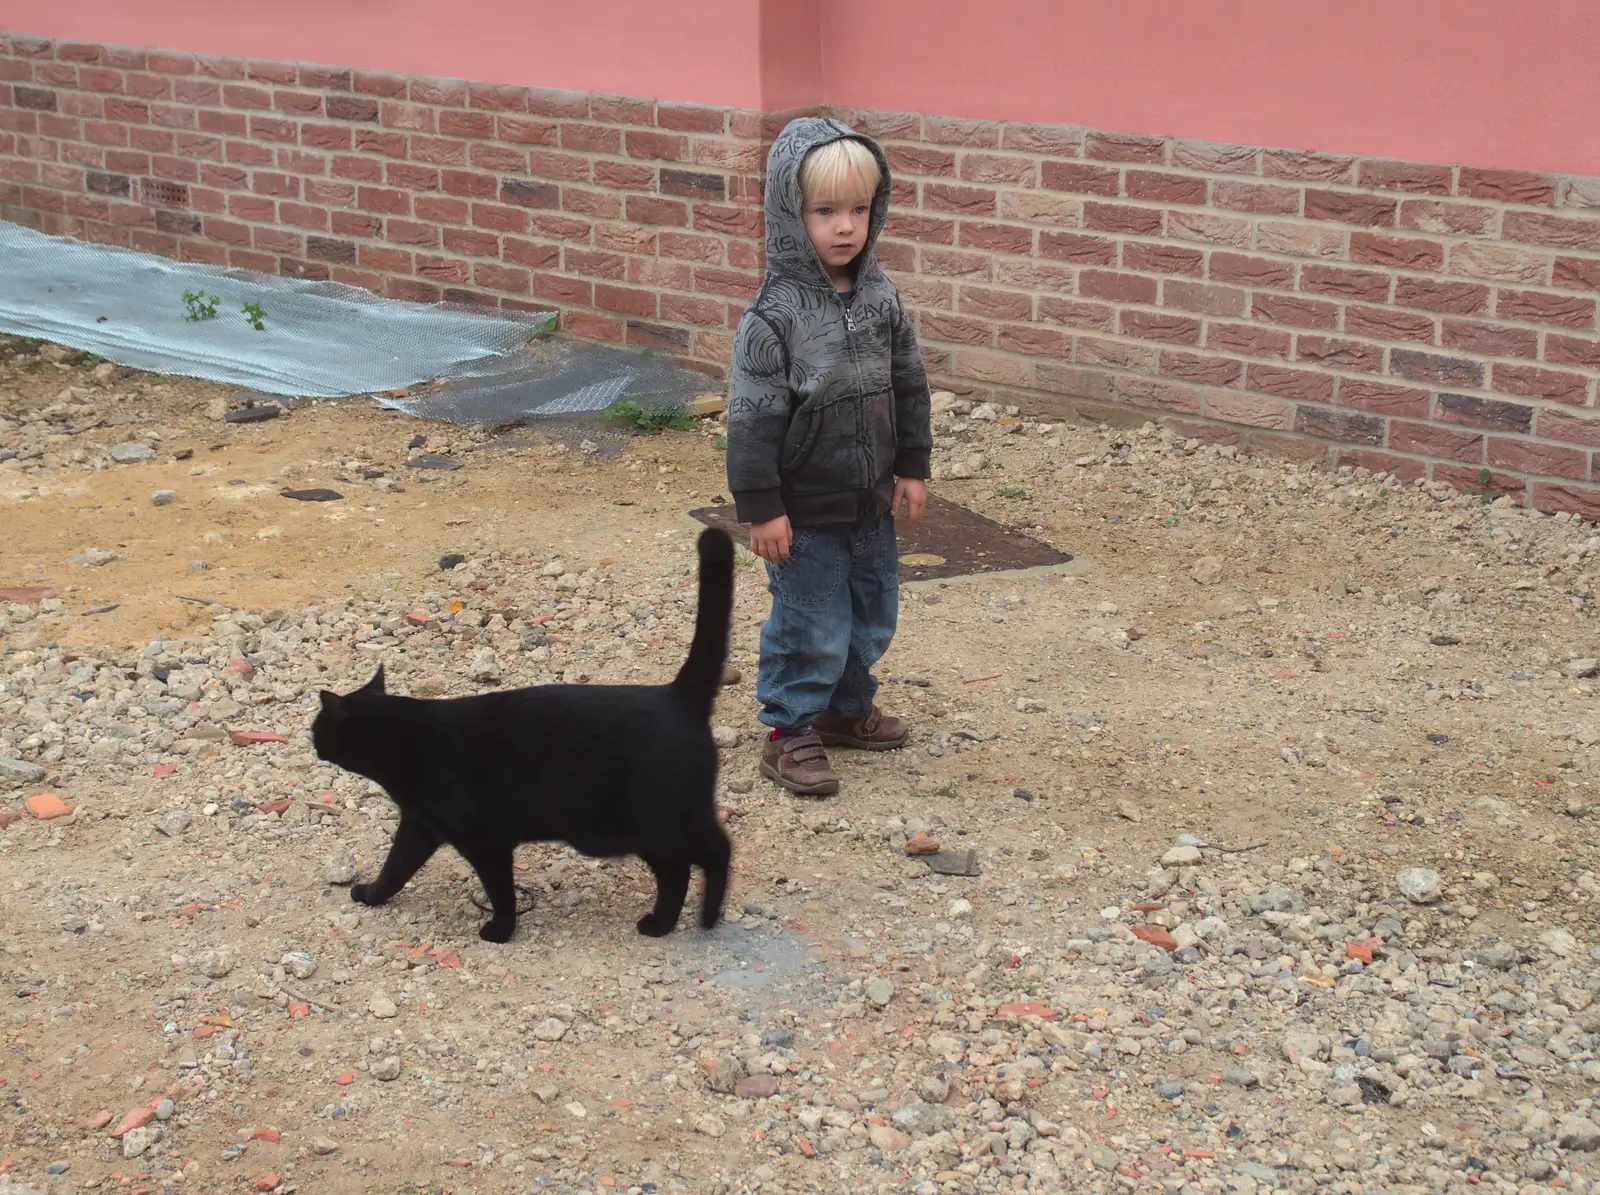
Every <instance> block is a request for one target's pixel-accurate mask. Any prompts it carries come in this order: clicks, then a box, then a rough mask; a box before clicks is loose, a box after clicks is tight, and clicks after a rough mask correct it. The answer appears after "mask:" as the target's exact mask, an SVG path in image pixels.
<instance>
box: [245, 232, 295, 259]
mask: <svg viewBox="0 0 1600 1195" xmlns="http://www.w3.org/2000/svg"><path fill="white" fill-rule="evenodd" d="M253 243H254V244H255V247H256V248H257V249H261V250H264V251H266V252H269V253H279V254H283V253H287V254H289V255H291V256H294V257H299V256H300V255H301V254H303V253H304V252H305V248H306V240H305V237H304V236H302V235H301V234H300V233H298V232H290V231H288V230H287V229H284V228H258V229H256V230H255V238H254V242H253Z"/></svg>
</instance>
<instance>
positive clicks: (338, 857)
mask: <svg viewBox="0 0 1600 1195" xmlns="http://www.w3.org/2000/svg"><path fill="white" fill-rule="evenodd" d="M322 878H323V879H324V880H326V881H327V882H328V883H330V884H348V883H350V882H351V881H352V880H354V879H355V878H356V855H355V852H354V851H352V850H351V849H350V848H349V847H347V846H338V847H335V848H334V849H333V851H332V853H331V854H329V855H328V857H327V859H325V860H324V861H323V864H322Z"/></svg>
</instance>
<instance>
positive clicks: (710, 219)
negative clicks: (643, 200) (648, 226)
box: [629, 199, 763, 238]
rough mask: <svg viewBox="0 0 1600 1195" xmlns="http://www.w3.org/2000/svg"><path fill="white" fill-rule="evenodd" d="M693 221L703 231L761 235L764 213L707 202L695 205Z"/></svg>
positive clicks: (743, 235) (733, 234) (729, 234)
mask: <svg viewBox="0 0 1600 1195" xmlns="http://www.w3.org/2000/svg"><path fill="white" fill-rule="evenodd" d="M629 202H630V203H631V202H632V200H631V199H630V200H629ZM693 222H694V227H695V228H697V229H699V230H700V231H701V232H720V233H722V234H724V235H726V236H734V237H752V238H753V237H759V236H760V235H761V232H762V226H763V221H762V214H761V212H760V211H759V210H757V209H755V208H742V207H723V206H721V205H717V204H707V203H697V204H695V205H694V213H693Z"/></svg>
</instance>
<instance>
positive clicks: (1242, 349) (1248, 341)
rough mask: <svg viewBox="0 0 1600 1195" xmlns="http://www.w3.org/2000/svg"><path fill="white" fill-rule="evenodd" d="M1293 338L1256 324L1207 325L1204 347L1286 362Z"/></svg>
mask: <svg viewBox="0 0 1600 1195" xmlns="http://www.w3.org/2000/svg"><path fill="white" fill-rule="evenodd" d="M1293 344H1294V338H1293V337H1292V336H1291V335H1290V334H1289V333H1287V332H1280V331H1278V330H1277V329H1275V328H1266V327H1262V326H1260V325H1257V324H1225V323H1208V324H1207V325H1206V336H1205V345H1206V348H1208V349H1218V350H1220V351H1222V352H1224V353H1239V354H1241V355H1242V356H1247V357H1277V358H1281V359H1283V360H1287V359H1288V357H1289V351H1290V349H1291V348H1292V346H1293Z"/></svg>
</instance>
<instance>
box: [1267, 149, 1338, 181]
mask: <svg viewBox="0 0 1600 1195" xmlns="http://www.w3.org/2000/svg"><path fill="white" fill-rule="evenodd" d="M1261 173H1262V174H1264V175H1265V176H1266V177H1268V178H1292V179H1298V180H1300V181H1302V182H1317V183H1348V182H1352V181H1353V180H1354V178H1355V159H1354V158H1346V157H1340V156H1338V155H1335V154H1319V153H1299V152H1297V151H1295V150H1290V149H1269V150H1264V151H1263V152H1262V155H1261Z"/></svg>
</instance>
